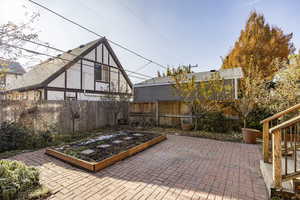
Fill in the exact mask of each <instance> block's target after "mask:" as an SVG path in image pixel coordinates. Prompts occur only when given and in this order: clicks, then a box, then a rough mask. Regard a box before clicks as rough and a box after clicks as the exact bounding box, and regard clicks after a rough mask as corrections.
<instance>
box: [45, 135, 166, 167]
mask: <svg viewBox="0 0 300 200" xmlns="http://www.w3.org/2000/svg"><path fill="white" fill-rule="evenodd" d="M165 139H166V137H165V136H162V135H160V134H156V133H148V132H131V131H120V132H117V133H112V134H107V135H101V136H98V137H95V138H92V139H89V140H84V141H80V142H75V143H71V144H68V145H64V146H60V147H55V148H48V149H46V152H45V153H46V154H48V155H51V156H53V157H55V158H58V159H61V160H63V161H65V162H68V163H70V164H73V165H75V166H77V167H80V168H84V169H87V170H89V171H94V172H96V171H99V170H101V169H103V168H105V167H108V166H109V165H112V164H114V163H116V162H118V161H120V160H123V159H125V158H127V157H129V156H132V155H134V154H136V153H138V152H140V151H143V150H144V149H146V148H148V147H150V146H152V145H154V144H157V143H159V142H161V141H163V140H165Z"/></svg>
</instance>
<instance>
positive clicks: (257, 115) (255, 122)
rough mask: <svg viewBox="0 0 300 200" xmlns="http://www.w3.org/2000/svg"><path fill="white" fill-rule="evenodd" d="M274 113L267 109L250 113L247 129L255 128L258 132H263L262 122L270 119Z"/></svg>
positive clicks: (259, 109) (258, 109) (257, 109)
mask: <svg viewBox="0 0 300 200" xmlns="http://www.w3.org/2000/svg"><path fill="white" fill-rule="evenodd" d="M271 115H273V113H272V112H271V111H269V110H267V109H263V108H256V109H254V110H253V111H252V112H250V113H249V115H248V118H247V128H254V129H258V130H262V124H260V121H262V120H263V119H266V118H267V117H270V116H271Z"/></svg>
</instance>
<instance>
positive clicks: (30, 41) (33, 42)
mask: <svg viewBox="0 0 300 200" xmlns="http://www.w3.org/2000/svg"><path fill="white" fill-rule="evenodd" d="M18 39H19V40H23V41H25V42H29V43H32V44H35V45H39V46H43V47H46V48H49V49H53V50H55V51H59V52H61V53H67V54H69V55H72V56H78V55H76V54H74V53H71V52H65V51H63V50H61V49H58V48H55V47H52V46H49V45H46V44H42V43H39V42H35V41H32V40H28V39H24V38H18ZM79 58H81V59H84V57H82V56H79ZM124 71H127V72H130V73H133V74H136V75H139V76H144V77H147V78H152V77H151V76H148V75H146V74H142V73H138V72H134V71H130V70H127V69H124Z"/></svg>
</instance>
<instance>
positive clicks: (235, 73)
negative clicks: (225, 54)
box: [134, 67, 243, 87]
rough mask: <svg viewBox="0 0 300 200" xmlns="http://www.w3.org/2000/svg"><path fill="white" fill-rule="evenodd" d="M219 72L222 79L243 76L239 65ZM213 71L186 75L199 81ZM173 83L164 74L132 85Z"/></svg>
mask: <svg viewBox="0 0 300 200" xmlns="http://www.w3.org/2000/svg"><path fill="white" fill-rule="evenodd" d="M217 72H219V73H220V76H221V78H223V79H234V78H242V77H243V71H242V69H241V68H240V67H237V68H230V69H221V70H219V71H217ZM212 73H214V72H212V71H208V72H197V73H191V74H188V77H190V78H191V77H192V76H194V77H195V81H196V82H200V81H207V80H209V78H210V77H211V74H212ZM171 84H174V80H173V79H172V77H169V76H166V77H155V78H152V79H149V80H146V81H143V82H141V83H137V84H135V85H134V87H147V86H155V85H171Z"/></svg>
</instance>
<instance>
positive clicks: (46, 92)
mask: <svg viewBox="0 0 300 200" xmlns="http://www.w3.org/2000/svg"><path fill="white" fill-rule="evenodd" d="M44 100H48V90H47V88H44Z"/></svg>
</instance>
